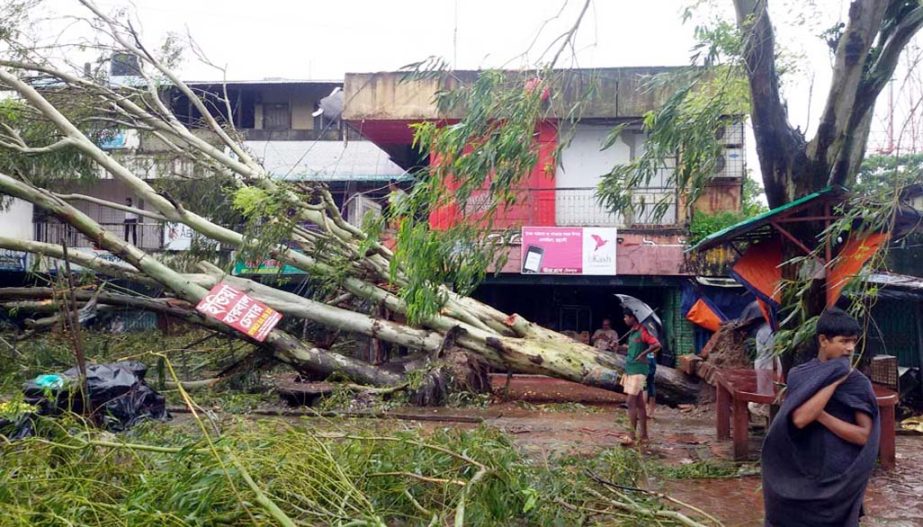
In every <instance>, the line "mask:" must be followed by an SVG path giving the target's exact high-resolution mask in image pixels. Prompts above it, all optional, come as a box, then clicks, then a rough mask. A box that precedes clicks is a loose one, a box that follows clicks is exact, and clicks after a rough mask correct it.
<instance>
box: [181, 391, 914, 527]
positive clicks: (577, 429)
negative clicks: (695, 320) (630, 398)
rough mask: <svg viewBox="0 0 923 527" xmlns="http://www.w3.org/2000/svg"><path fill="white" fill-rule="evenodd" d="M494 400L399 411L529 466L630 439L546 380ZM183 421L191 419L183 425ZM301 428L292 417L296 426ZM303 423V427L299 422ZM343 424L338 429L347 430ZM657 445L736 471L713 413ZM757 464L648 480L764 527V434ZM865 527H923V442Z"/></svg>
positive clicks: (659, 434)
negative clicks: (478, 438) (488, 440)
mask: <svg viewBox="0 0 923 527" xmlns="http://www.w3.org/2000/svg"><path fill="white" fill-rule="evenodd" d="M492 384H493V388H494V393H495V397H494V400H493V401H492V402H491V404H490V405H489V406H487V407H485V408H478V407H465V408H447V407H441V408H418V407H412V408H402V409H398V410H397V413H399V414H403V415H405V416H407V415H416V416H419V415H421V414H422V415H428V416H434V415H438V416H441V417H444V418H452V417H453V416H463V417H466V418H471V417H478V418H483V420H484V423H485V424H487V425H490V426H495V427H498V428H500V429H502V430H503V431H505V432H506V433H508V434H510V436H512V437H513V438H514V441H515V442H516V443H517V444H518V445H519V446H520V448H522V450H523V451H524V452H525V453H526V454H527V455H529V456H531V457H534V458H535V459H539V460H540V459H545V458H550V457H554V456H558V455H563V454H576V455H593V454H595V453H597V452H599V451H600V450H602V449H606V448H614V447H620V448H624V447H623V446H622V445H623V443H624V442H625V440H626V439H627V430H628V428H627V421H628V420H627V412H626V410H625V408H624V404H623V403H624V396H623V395H621V394H616V393H613V392H609V391H605V390H600V389H595V388H589V387H586V386H583V385H579V384H575V383H570V382H566V381H561V380H557V379H551V378H548V377H541V376H531V375H522V376H519V375H517V376H514V377H513V380H512V383H511V384H510V386H509V390H508V396H507V397H504V394H505V393H507V391H506V390H505V384H506V376H505V375H496V376H494V377H493V378H492ZM177 417H179V420H180V421H183V420H184V418H188V417H187V416H177ZM292 418H295V417H292ZM295 419H297V418H295ZM357 422H361V423H362V425H361V426H362V427H363V429H364V430H369V429H372V430H375V429H379V428H381V429H383V430H385V429H393V427H394V426H395V424H396V423H400V425H398V426H406V427H415V428H423V429H426V430H432V429H436V428H442V427H447V426H452V427H457V428H474V427H477V426H479V425H478V424H477V423H471V422H451V421H438V422H434V421H417V420H401V421H397V422H395V421H393V420H390V419H370V420H366V419H362V420H360V421H357ZM341 424H342V423H341ZM650 435H651V442H650V445H649V446H648V447H646V448H645V455H646V456H648V457H649V458H651V459H652V460H655V461H656V462H657V463H658V464H660V465H661V466H667V467H681V466H683V465H689V464H692V463H695V462H702V461H713V462H715V463H716V464H718V465H722V466H727V465H728V464H731V463H732V462H731V461H730V460H731V459H732V455H731V443H730V441H717V440H716V438H715V426H714V410H713V407H712V406H711V405H700V406H686V407H684V408H669V407H665V406H658V408H657V411H656V412H655V418H654V420H653V421H652V423H651V426H650ZM750 438H751V441H750V451H751V459H750V461H749V462H747V463H741V464H737V465H736V470H737V471H738V473H739V474H743V475H742V476H733V477H725V478H720V479H672V480H671V479H651V480H650V481H649V482H648V486H649V488H651V489H652V490H659V491H661V492H664V493H666V494H668V495H670V496H673V497H675V498H677V499H679V500H681V501H683V502H686V503H690V504H693V505H695V506H697V507H699V508H701V509H703V510H705V511H707V512H708V513H710V514H712V515H714V516H715V517H717V518H718V519H720V520H721V521H722V522H723V524H724V525H725V526H726V527H749V526H754V527H759V526H762V524H763V520H762V518H763V500H762V493H761V489H760V477H759V475H758V474H759V466H758V460H759V448H760V443H761V441H762V435H761V432H760V431H759V430H751V433H750ZM865 508H866V512H867V514H868V516H867V517H866V518H865V519H864V520H863V522H862V526H863V527H913V526H920V527H923V436H919V435H918V436H906V435H899V436H898V437H897V468H896V469H895V470H894V471H893V472H884V471H882V470H876V472H875V473H874V474H873V477H872V481H871V482H870V484H869V487H868V493H867V496H866V502H865Z"/></svg>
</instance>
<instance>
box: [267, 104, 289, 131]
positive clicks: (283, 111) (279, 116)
mask: <svg viewBox="0 0 923 527" xmlns="http://www.w3.org/2000/svg"><path fill="white" fill-rule="evenodd" d="M263 129H264V130H291V129H292V112H291V111H290V110H289V108H288V103H272V104H264V105H263Z"/></svg>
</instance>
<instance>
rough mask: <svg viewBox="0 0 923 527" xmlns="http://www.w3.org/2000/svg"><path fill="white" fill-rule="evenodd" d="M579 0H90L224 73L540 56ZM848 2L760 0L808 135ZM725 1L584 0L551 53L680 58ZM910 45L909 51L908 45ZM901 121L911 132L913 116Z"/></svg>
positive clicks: (577, 57) (306, 74)
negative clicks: (788, 61)
mask: <svg viewBox="0 0 923 527" xmlns="http://www.w3.org/2000/svg"><path fill="white" fill-rule="evenodd" d="M584 1H585V0H390V1H385V0H304V1H296V0H261V1H259V2H255V1H253V0H221V1H217V0H134V2H128V1H124V0H97V5H98V6H100V7H101V8H102V9H103V10H105V11H110V12H111V11H113V10H115V9H119V8H127V9H128V11H129V12H131V13H133V16H134V18H135V20H136V21H137V24H138V25H139V27H140V29H141V31H142V33H143V35H144V39H145V41H146V42H148V43H153V44H159V43H160V42H161V41H162V40H163V38H164V36H165V35H166V34H167V33H168V32H175V33H181V34H184V35H185V34H189V35H191V36H192V37H193V38H194V40H195V42H196V43H197V44H198V46H199V47H200V48H201V49H202V50H203V51H204V52H205V54H206V55H207V56H208V58H209V59H210V60H211V61H212V62H213V63H215V64H220V65H223V66H225V67H226V68H227V78H228V79H229V80H255V79H265V78H289V79H316V80H321V79H322V80H339V79H342V78H343V76H344V74H345V73H347V72H369V71H385V70H395V69H398V68H400V67H401V66H403V65H406V64H408V63H412V62H416V61H420V60H423V59H425V58H427V57H429V56H440V57H442V58H444V59H445V60H447V61H448V62H449V63H450V64H453V65H454V66H455V67H457V68H459V69H477V68H487V67H510V68H516V67H528V66H532V65H534V64H535V63H537V62H541V61H547V60H549V59H550V57H551V56H552V55H553V54H554V52H555V51H556V50H557V49H558V48H557V46H555V47H552V48H551V50H552V51H548V50H549V44H550V43H552V41H553V40H554V39H555V38H556V37H558V36H559V35H561V34H562V33H564V32H565V31H566V30H567V29H569V28H571V27H572V26H573V25H574V22H575V21H576V19H577V16H578V14H579V13H580V11H581V9H582V8H583V6H584ZM692 4H700V5H701V7H699V8H698V9H696V10H695V11H694V17H693V21H692V22H690V23H685V24H684V23H683V21H682V20H681V11H682V9H683V8H684V7H685V6H688V5H692ZM848 4H849V2H848V1H846V0H778V1H776V2H773V3H772V4H771V16H772V19H773V21H774V23H775V26H776V31H777V41H778V42H779V43H780V45H781V46H783V47H784V50H785V52H786V53H787V54H788V55H789V56H791V57H793V58H794V59H795V63H796V64H798V69H797V70H795V71H794V72H791V73H788V74H787V75H786V76H785V83H784V86H783V93H784V95H785V97H786V101H787V104H788V108H789V114H790V120H791V122H792V124H793V125H796V126H798V127H800V128H801V129H802V130H804V131H806V132H807V133H808V137H809V138H810V137H811V135H813V130H814V128H816V123H817V119H818V116H819V114H820V113H821V110H822V106H821V105H822V103H823V101H824V99H825V98H826V93H827V91H828V89H829V84H830V66H831V54H830V51H829V49H828V48H827V46H826V44H825V43H824V42H823V41H822V40H821V39H820V38H819V37H818V36H817V35H819V34H820V33H821V32H822V31H823V30H824V29H826V28H827V27H830V26H832V25H833V24H835V23H837V22H839V21H842V20H843V16H844V9H846V8H847V7H848ZM730 6H731V2H730V0H705V1H704V2H703V1H701V0H698V1H697V0H647V1H637V0H591V1H590V3H589V7H588V9H587V11H586V14H585V16H584V19H583V21H582V23H581V25H580V27H579V31H578V32H577V35H576V41H575V46H574V49H573V50H567V52H565V53H564V54H562V57H561V59H560V62H559V64H560V65H561V66H579V67H603V66H605V67H616V66H669V65H685V64H688V63H689V56H690V48H691V47H692V45H693V43H694V38H693V26H694V22H695V21H696V20H699V21H701V20H703V19H706V18H708V17H709V16H712V15H716V14H724V15H725V16H731V17H732V16H733V12H732V11H731V8H730ZM41 10H42V11H41V12H42V14H43V15H44V16H46V17H48V18H49V19H55V20H54V21H51V22H45V23H41V24H36V26H35V28H34V32H35V33H36V34H37V36H40V38H45V39H46V40H55V41H59V42H60V41H68V40H73V39H74V38H75V36H76V35H79V34H81V33H85V32H86V31H87V28H86V27H85V26H84V25H82V24H79V23H72V22H71V21H70V20H61V19H60V17H63V16H67V15H74V14H80V13H82V12H83V8H82V7H81V6H80V5H79V4H78V2H77V1H76V0H45V1H44V3H43V4H42V7H41ZM915 45H916V44H915ZM914 53H916V55H915V56H918V55H920V51H919V47H917V48H916V50H915V51H914ZM181 73H182V77H183V78H185V79H188V80H208V79H219V78H221V75H222V74H221V73H220V72H218V71H216V70H214V69H213V68H210V67H208V66H206V65H204V64H202V63H199V62H197V61H195V60H187V61H186V62H185V63H184V64H183V66H182V68H181ZM921 84H923V83H919V82H916V80H915V79H914V80H913V82H911V83H907V82H896V83H895V90H894V92H895V95H894V96H893V97H892V100H894V101H895V102H894V104H893V105H892V106H894V107H895V108H897V110H896V113H897V114H899V116H898V118H895V119H894V121H895V123H896V124H894V125H893V128H895V129H896V130H895V134H900V132H901V131H902V130H903V131H904V135H906V134H907V133H908V130H907V126H905V123H904V121H903V120H902V116H903V117H906V116H908V115H911V112H910V110H911V109H912V108H914V107H915V106H916V105H917V103H918V100H919V99H920V97H921V95H923V88H921ZM885 98H887V93H886V94H885ZM882 108H884V111H882ZM878 110H879V111H878V113H877V115H878V117H877V119H876V122H875V124H874V125H873V137H872V141H871V145H872V149H873V150H874V149H877V148H879V147H880V146H882V144H885V143H887V142H888V137H887V130H888V123H889V119H888V116H889V115H890V114H889V112H888V111H887V110H888V105H887V101H885V102H884V103H881V102H880V103H879V109H878ZM915 115H916V114H915V113H914V116H915ZM911 121H913V122H911V123H910V126H911V127H913V128H914V130H912V132H913V134H914V135H917V131H916V130H915V129H916V128H917V125H916V122H915V120H911ZM920 128H921V129H920V131H919V135H920V139H919V142H920V143H921V145H920V146H921V147H923V127H920ZM749 142H750V152H749V153H748V156H747V157H748V164H750V166H751V167H753V166H755V163H756V154H755V151H754V150H753V141H752V136H751V137H750V140H749ZM907 142H909V141H907ZM914 142H916V138H914Z"/></svg>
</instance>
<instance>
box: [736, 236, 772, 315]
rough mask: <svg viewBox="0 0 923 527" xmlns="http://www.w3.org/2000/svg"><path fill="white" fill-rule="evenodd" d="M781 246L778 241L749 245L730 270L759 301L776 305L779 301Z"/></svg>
mask: <svg viewBox="0 0 923 527" xmlns="http://www.w3.org/2000/svg"><path fill="white" fill-rule="evenodd" d="M781 266H782V244H781V242H780V241H779V240H778V239H774V240H768V241H765V242H763V243H758V244H756V245H751V246H750V248H748V249H747V251H746V252H745V253H744V254H743V256H741V257H740V258H739V259H738V260H737V263H735V264H734V266H733V267H732V268H731V273H732V274H733V275H734V277H735V278H736V279H737V281H738V282H741V283H742V284H743V285H744V286H745V287H747V288H748V289H750V290H751V291H752V292H753V294H755V295H756V296H757V298H759V299H760V300H763V301H771V302H773V303H775V304H776V305H778V303H779V301H780V300H781V293H780V291H779V283H780V282H781V281H782V267H781Z"/></svg>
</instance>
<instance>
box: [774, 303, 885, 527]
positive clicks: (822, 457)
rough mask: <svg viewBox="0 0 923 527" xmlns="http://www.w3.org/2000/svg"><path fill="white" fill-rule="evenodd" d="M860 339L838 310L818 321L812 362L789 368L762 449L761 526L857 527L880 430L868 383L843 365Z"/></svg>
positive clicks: (857, 329)
mask: <svg viewBox="0 0 923 527" xmlns="http://www.w3.org/2000/svg"><path fill="white" fill-rule="evenodd" d="M861 333H862V330H861V328H860V327H859V323H858V322H857V321H856V319H854V318H852V317H851V316H849V315H848V314H847V313H846V312H844V311H843V310H841V309H837V308H829V309H826V310H825V311H824V312H823V313H821V315H820V318H819V319H818V321H817V330H816V339H817V340H816V343H817V348H818V351H817V357H816V358H815V359H813V360H811V361H809V362H806V363H804V364H802V365H800V366H797V367H795V368H792V370H791V371H790V372H789V374H788V379H787V385H786V388H785V400H784V401H783V402H782V406H781V408H780V409H779V414H778V415H777V416H776V418H775V419H774V420H773V421H772V425H771V426H770V427H769V432H768V433H767V434H766V439H765V441H764V442H763V451H762V454H761V466H762V477H763V502H764V503H765V506H766V519H765V525H768V526H769V527H834V526H835V527H858V525H859V517H860V516H862V512H863V511H862V502H863V500H864V498H865V488H866V486H867V485H868V481H869V477H871V475H872V471H873V470H874V469H875V464H876V460H877V457H878V442H879V436H880V433H881V423H880V418H879V414H878V404H877V401H876V398H875V392H874V390H872V383H871V382H870V381H869V379H868V378H867V377H866V376H865V375H862V373H860V372H859V371H857V370H856V369H854V368H853V367H852V365H851V362H850V359H851V356H852V354H853V352H854V351H855V348H856V343H857V341H858V337H859V335H860V334H861Z"/></svg>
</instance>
